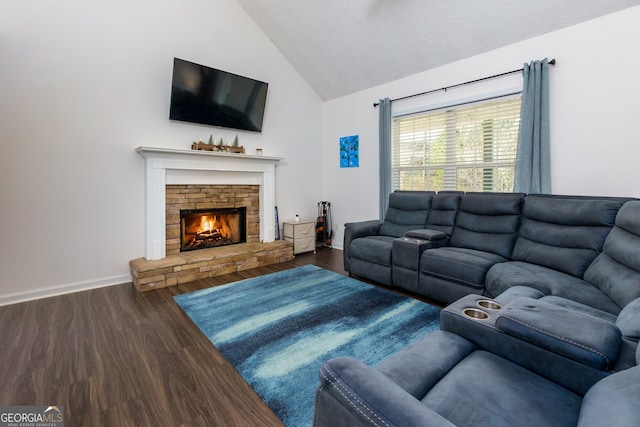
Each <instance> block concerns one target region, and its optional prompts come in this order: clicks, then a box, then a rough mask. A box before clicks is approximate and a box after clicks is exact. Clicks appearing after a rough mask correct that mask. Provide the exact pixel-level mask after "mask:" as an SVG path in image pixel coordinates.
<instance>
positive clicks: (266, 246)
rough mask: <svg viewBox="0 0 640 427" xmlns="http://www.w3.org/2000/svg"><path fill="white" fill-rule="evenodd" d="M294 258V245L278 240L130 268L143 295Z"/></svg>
mask: <svg viewBox="0 0 640 427" xmlns="http://www.w3.org/2000/svg"><path fill="white" fill-rule="evenodd" d="M292 259H293V243H291V242H286V241H284V240H276V241H274V242H264V243H239V244H236V245H229V246H221V247H217V248H210V249H200V250H196V251H190V252H181V253H179V254H175V255H169V256H167V257H166V258H163V259H159V260H152V261H148V260H146V259H145V258H138V259H134V260H131V261H129V266H130V268H131V277H132V278H133V284H134V286H135V288H136V289H137V290H138V291H140V292H143V291H149V290H152V289H159V288H165V287H167V286H175V285H178V284H182V283H187V282H191V281H193V280H199V279H206V278H207V277H215V276H221V275H223V274H229V273H235V272H236V271H242V270H249V269H251V268H257V267H262V266H265V265H269V264H277V263H280V262H284V261H289V260H292Z"/></svg>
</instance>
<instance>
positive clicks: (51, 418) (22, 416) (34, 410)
mask: <svg viewBox="0 0 640 427" xmlns="http://www.w3.org/2000/svg"><path fill="white" fill-rule="evenodd" d="M0 427H64V407H62V406H0Z"/></svg>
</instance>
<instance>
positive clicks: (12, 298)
mask: <svg viewBox="0 0 640 427" xmlns="http://www.w3.org/2000/svg"><path fill="white" fill-rule="evenodd" d="M127 282H131V275H129V274H125V275H122V276H114V277H108V278H105V279H98V280H92V281H89V282H81V283H72V284H68V285H62V286H52V287H49V288H40V289H35V290H31V291H26V292H16V293H13V294H6V295H0V306H3V305H9V304H16V303H20V302H26V301H33V300H36V299H41V298H49V297H54V296H57V295H64V294H70V293H73V292H80V291H87V290H89V289H96V288H103V287H106V286H113V285H121V284H123V283H127Z"/></svg>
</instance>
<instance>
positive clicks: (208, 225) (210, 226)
mask: <svg viewBox="0 0 640 427" xmlns="http://www.w3.org/2000/svg"><path fill="white" fill-rule="evenodd" d="M216 219H217V218H216V217H215V216H209V215H205V216H203V217H202V219H201V220H200V231H199V233H203V232H205V231H213V230H214V229H215V225H216V222H217V221H216Z"/></svg>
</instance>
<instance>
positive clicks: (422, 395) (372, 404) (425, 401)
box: [314, 331, 640, 427]
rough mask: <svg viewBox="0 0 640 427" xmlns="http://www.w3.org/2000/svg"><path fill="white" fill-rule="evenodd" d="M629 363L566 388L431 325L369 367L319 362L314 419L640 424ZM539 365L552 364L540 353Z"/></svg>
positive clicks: (318, 422) (636, 373) (639, 378)
mask: <svg viewBox="0 0 640 427" xmlns="http://www.w3.org/2000/svg"><path fill="white" fill-rule="evenodd" d="M638 363H640V347H638V349H637V350H636V353H635V365H636V366H633V367H631V368H628V369H626V370H623V371H619V372H616V373H614V374H611V375H608V376H605V377H604V378H603V379H600V380H599V381H597V382H595V384H593V385H590V388H588V389H587V391H586V393H585V392H576V391H572V390H571V389H568V388H566V387H564V386H562V385H561V383H558V382H556V381H554V380H553V376H552V375H550V376H551V379H548V378H549V375H545V376H542V375H539V374H537V373H534V372H533V371H531V370H528V369H526V368H524V367H522V366H520V365H519V364H516V363H514V362H513V361H512V360H509V359H506V358H503V357H500V356H498V355H496V354H494V353H491V352H488V351H484V350H478V349H477V348H476V347H475V346H474V344H472V343H471V342H470V341H467V340H466V339H464V338H462V337H460V336H459V335H456V334H453V333H450V332H445V331H436V332H433V333H431V334H428V335H426V336H425V337H424V338H422V339H421V340H419V341H417V342H415V343H414V344H413V345H411V346H409V347H407V348H405V349H403V350H401V351H400V352H398V353H396V354H394V355H392V356H390V357H389V358H387V359H385V360H384V361H383V362H382V363H381V364H380V365H378V366H377V367H376V368H372V367H369V366H367V365H365V364H363V363H361V362H360V361H358V360H356V359H353V358H348V357H342V358H336V359H332V360H330V361H328V362H327V363H325V364H324V365H323V367H322V368H321V370H320V375H319V376H320V387H319V388H318V391H317V393H316V403H315V411H314V412H315V414H314V426H315V427H325V426H327V427H328V426H332V427H333V426H350V427H353V426H372V425H375V426H448V427H452V426H469V427H471V426H473V427H479V426H487V427H488V426H491V427H501V426H504V427H511V426H519V427H527V426H579V427H596V426H597V427H601V426H616V427H632V426H638V425H640V405H638V402H640V366H637V364H638ZM538 368H539V369H540V370H542V371H545V370H547V373H550V372H551V371H552V369H553V367H552V366H549V363H547V362H546V361H544V360H540V361H539V366H538Z"/></svg>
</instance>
